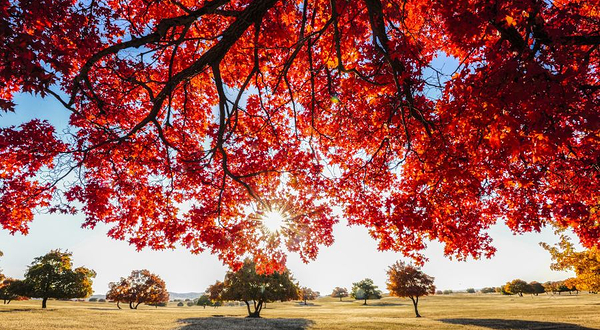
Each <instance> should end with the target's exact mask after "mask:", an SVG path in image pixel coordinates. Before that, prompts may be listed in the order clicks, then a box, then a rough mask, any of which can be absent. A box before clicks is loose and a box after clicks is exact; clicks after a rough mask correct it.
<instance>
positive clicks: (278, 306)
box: [0, 294, 600, 330]
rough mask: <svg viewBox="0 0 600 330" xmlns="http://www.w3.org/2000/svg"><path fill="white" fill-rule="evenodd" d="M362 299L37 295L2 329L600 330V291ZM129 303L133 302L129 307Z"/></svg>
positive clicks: (2, 318) (2, 319)
mask: <svg viewBox="0 0 600 330" xmlns="http://www.w3.org/2000/svg"><path fill="white" fill-rule="evenodd" d="M369 304H370V305H369V306H362V305H361V302H358V301H351V300H349V299H348V300H345V301H344V302H339V301H337V300H336V299H331V298H322V299H319V300H316V301H314V302H312V304H311V305H309V306H303V305H300V304H298V303H296V302H287V303H273V304H268V306H267V309H265V310H263V312H262V316H263V318H262V319H247V318H245V315H246V309H245V307H242V306H240V307H219V308H218V309H213V308H211V307H207V308H206V309H203V308H202V307H197V306H194V307H187V306H185V307H177V306H176V305H175V304H173V303H171V304H170V305H169V306H168V307H162V308H158V309H156V308H154V307H149V306H140V307H139V310H129V309H123V310H118V309H117V308H116V306H115V305H114V304H111V303H89V302H64V301H49V302H48V307H49V308H48V309H47V310H42V309H41V308H40V307H41V302H40V301H36V300H30V301H22V302H12V303H11V304H10V305H0V330H23V329H27V330H29V329H36V330H37V329H43V330H55V329H111V330H113V329H114V330H121V329H122V330H125V329H128V330H129V329H132V330H159V329H160V330H163V329H164V330H167V329H168V330H175V329H178V330H200V329H206V330H218V329H240V330H246V329H247V330H250V329H252V330H270V329H287V330H291V329H311V330H312V329H314V330H316V329H323V330H325V329H327V330H332V329H333V330H335V329H395V330H396V329H397V330H405V329H435V330H438V329H439V330H457V329H462V330H465V329H473V330H474V329H480V330H490V329H491V330H495V329H500V330H503V329H507V330H508V329H514V330H525V329H528V330H529V329H543V330H550V329H556V330H576V329H578V330H591V329H596V330H600V295H591V294H580V295H568V294H567V295H561V296H548V295H540V296H538V297H528V296H526V297H522V298H520V297H514V296H500V295H482V294H454V295H448V296H432V297H426V298H422V300H421V302H420V304H419V306H420V308H419V311H420V312H421V314H422V315H423V317H422V318H420V319H417V318H415V317H414V312H413V309H412V305H411V303H410V300H408V299H398V298H384V299H381V300H379V301H369ZM125 307H126V306H125Z"/></svg>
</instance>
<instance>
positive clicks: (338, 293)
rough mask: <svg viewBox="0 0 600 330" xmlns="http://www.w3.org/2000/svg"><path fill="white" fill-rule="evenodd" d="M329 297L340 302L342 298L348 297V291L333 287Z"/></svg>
mask: <svg viewBox="0 0 600 330" xmlns="http://www.w3.org/2000/svg"><path fill="white" fill-rule="evenodd" d="M331 297H333V298H340V301H342V298H346V297H348V290H347V289H346V288H340V287H335V289H333V292H331Z"/></svg>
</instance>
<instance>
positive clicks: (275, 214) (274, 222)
mask: <svg viewBox="0 0 600 330" xmlns="http://www.w3.org/2000/svg"><path fill="white" fill-rule="evenodd" d="M260 219H261V221H262V224H263V226H264V227H265V228H266V229H267V230H268V231H270V232H272V233H274V232H277V231H279V230H280V229H281V228H282V227H283V226H284V225H285V222H286V218H285V216H284V215H283V214H281V212H279V211H278V210H271V211H267V212H265V213H264V214H263V215H262V217H260Z"/></svg>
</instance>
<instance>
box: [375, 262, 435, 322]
mask: <svg viewBox="0 0 600 330" xmlns="http://www.w3.org/2000/svg"><path fill="white" fill-rule="evenodd" d="M387 275H388V280H387V283H386V284H387V289H388V290H390V294H391V295H392V296H396V297H408V298H410V300H411V301H412V303H413V307H414V309H415V316H416V317H421V315H420V314H419V310H418V304H419V297H423V296H427V295H430V294H434V293H435V285H433V280H434V278H433V277H431V276H429V275H427V274H425V273H423V272H422V271H421V270H420V269H419V268H418V267H415V266H413V265H411V264H405V263H404V262H402V261H397V262H396V263H394V264H393V265H391V266H390V267H389V268H388V271H387Z"/></svg>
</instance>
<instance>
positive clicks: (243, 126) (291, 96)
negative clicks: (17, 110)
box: [0, 0, 600, 269]
mask: <svg viewBox="0 0 600 330" xmlns="http://www.w3.org/2000/svg"><path fill="white" fill-rule="evenodd" d="M599 7H600V2H599V1H598V0H588V1H576V0H573V1H569V0H560V1H552V2H548V1H540V0H526V1H502V0H497V1H487V0H485V1H484V0H440V1H424V0H409V1H404V0H403V1H400V0H361V1H349V0H328V1H320V0H293V1H292V0H286V1H279V0H232V1H226V0H211V1H201V0H179V1H178V0H168V1H167V0H164V1H145V0H131V1H127V2H123V1H116V0H99V1H91V2H90V1H76V0H40V1H9V0H0V38H2V40H3V42H2V44H1V45H0V107H1V108H2V109H3V110H5V111H12V110H13V108H14V104H13V102H12V97H13V95H14V94H15V93H18V92H30V93H36V94H39V95H41V96H53V97H55V98H57V99H59V100H60V101H61V102H62V103H63V105H64V107H65V108H66V109H68V110H69V111H71V113H72V114H71V119H70V122H69V126H70V133H69V134H59V133H57V132H56V131H55V129H54V128H53V127H52V126H51V125H50V124H48V123H47V122H43V121H38V120H34V121H31V122H28V123H24V124H23V125H21V126H20V127H8V128H3V129H1V131H0V187H1V188H2V189H1V190H0V223H1V224H2V227H4V228H5V229H7V230H9V231H11V232H24V233H25V232H27V224H28V222H30V221H31V220H32V218H33V213H32V212H33V210H35V209H39V208H43V207H49V208H50V209H51V210H55V211H63V212H76V211H77V209H75V207H76V206H78V205H82V207H81V210H80V211H82V212H84V213H85V215H86V221H85V224H84V225H85V226H87V227H94V226H95V225H96V224H98V223H109V224H112V229H111V230H110V232H109V235H110V236H112V237H114V238H117V239H128V240H129V241H130V242H131V243H132V244H134V245H135V246H137V247H138V248H143V247H145V246H150V247H152V248H158V249H161V248H168V247H172V246H174V244H176V243H181V244H183V245H184V246H186V247H188V248H189V249H191V250H192V251H194V252H200V251H203V250H205V249H208V250H210V251H212V252H214V253H217V254H218V255H219V256H220V258H221V259H222V260H224V261H225V262H226V263H228V264H230V265H232V266H234V267H239V266H240V265H241V256H242V255H244V254H246V253H250V254H252V255H254V256H255V259H256V261H257V262H258V264H259V267H266V268H265V269H272V268H273V266H274V267H275V268H280V269H281V267H282V265H283V264H284V263H285V253H286V252H285V251H286V250H290V251H296V252H298V253H299V254H300V256H301V257H302V258H303V259H304V260H309V259H313V258H315V256H316V254H317V252H318V247H319V246H320V245H323V244H325V245H328V244H331V243H332V242H333V237H332V225H333V224H334V223H336V221H337V218H336V217H335V216H334V214H333V211H332V205H339V206H341V208H342V210H343V212H342V213H343V216H344V217H345V218H347V219H348V221H349V223H350V224H355V225H364V226H366V227H367V228H369V230H370V233H371V235H372V236H373V237H374V238H375V239H377V240H378V241H379V247H380V248H381V249H383V250H396V251H401V252H403V253H405V254H406V255H409V256H412V257H414V258H415V259H417V260H422V255H421V254H420V252H419V251H420V250H422V249H423V248H424V247H425V245H426V242H427V241H428V240H438V241H440V242H443V243H445V252H446V253H447V254H448V255H454V256H456V257H458V258H459V259H463V258H466V257H468V256H473V257H480V256H482V255H486V256H489V255H491V254H492V253H493V252H494V248H493V247H492V246H491V239H490V237H489V236H488V234H487V233H486V231H487V229H488V228H489V227H490V226H491V225H492V224H494V223H496V222H497V221H498V220H501V221H504V222H505V223H506V224H507V225H508V226H509V227H510V228H511V229H512V230H513V231H514V232H517V233H519V232H526V231H535V230H539V229H540V228H541V227H543V226H545V225H548V224H551V225H554V226H557V227H564V228H571V229H573V230H574V231H575V233H576V234H577V235H578V236H579V238H580V240H581V242H582V243H583V244H584V245H585V246H587V247H591V246H594V245H595V246H597V245H598V244H599V241H600V225H599V219H598V214H600V212H598V208H599V201H600V198H599V195H598V191H600V189H599V188H600V187H599V182H600V180H599V178H600V174H599V173H600V167H599V166H600V165H599V159H600V139H599V136H600V135H599V131H600V130H599V128H600V118H599V112H598V109H599V106H600V82H599V75H598V72H599V67H598V63H600V58H599V57H600V51H599V44H600V31H599V30H598V26H600V12H599V11H598V9H597V8H599ZM441 55H445V56H448V57H451V58H453V59H455V60H456V61H457V62H458V65H457V67H456V69H455V70H454V72H452V73H448V72H444V71H440V70H436V68H434V67H432V64H431V63H432V60H433V59H434V58H436V57H439V56H441ZM432 72H433V73H434V76H436V77H437V78H438V79H430V78H431V75H432ZM65 181H66V182H65ZM59 183H60V184H59ZM57 187H66V188H64V189H63V188H61V189H58V188H57ZM272 210H278V211H280V212H282V213H283V214H284V215H285V217H286V218H287V221H286V225H285V226H284V227H283V228H282V229H281V231H280V233H281V235H274V234H273V233H270V232H268V231H266V230H264V228H263V227H262V226H261V218H260V215H261V214H263V213H265V212H267V211H272Z"/></svg>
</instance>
